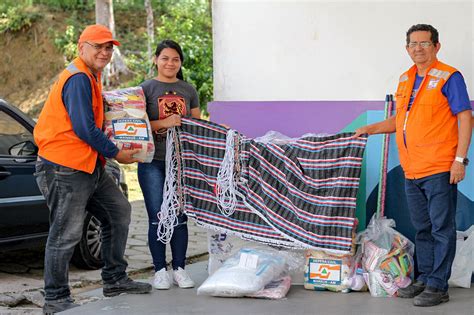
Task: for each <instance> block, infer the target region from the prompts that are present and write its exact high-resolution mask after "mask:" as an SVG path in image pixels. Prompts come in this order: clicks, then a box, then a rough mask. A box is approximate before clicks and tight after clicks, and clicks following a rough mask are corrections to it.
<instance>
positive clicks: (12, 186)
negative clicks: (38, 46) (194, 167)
mask: <svg viewBox="0 0 474 315" xmlns="http://www.w3.org/2000/svg"><path fill="white" fill-rule="evenodd" d="M34 125H35V122H34V121H33V120H32V119H31V118H29V117H28V116H26V115H25V114H24V113H23V112H21V111H20V110H19V109H17V108H15V107H13V106H11V105H9V104H7V103H6V102H5V101H4V100H2V99H0V249H2V250H6V249H12V248H19V247H30V246H33V244H37V243H38V241H40V242H42V243H44V241H45V240H46V237H47V236H48V229H49V210H48V208H47V206H46V202H45V200H44V197H43V196H42V195H41V193H40V191H39V189H38V186H37V185H36V180H35V177H34V176H33V173H34V171H35V161H36V159H37V152H38V148H37V147H36V144H35V143H34V139H33V128H34ZM106 170H107V171H108V172H109V174H111V175H112V177H113V178H114V179H115V180H116V183H117V185H119V187H120V188H121V189H122V192H124V194H125V196H127V195H128V188H127V184H126V183H125V176H124V173H123V171H122V169H121V168H120V166H119V165H118V163H117V162H115V161H114V160H108V161H107V164H106ZM100 250H101V238H100V222H99V221H98V220H97V219H96V218H95V217H94V216H92V215H90V214H89V215H87V217H86V220H85V222H84V231H83V235H82V239H81V241H80V242H79V244H78V245H77V247H76V249H75V251H74V255H73V258H72V262H73V263H74V264H75V265H76V266H77V267H79V268H84V269H97V268H100V267H102V265H103V262H102V259H101V252H100Z"/></svg>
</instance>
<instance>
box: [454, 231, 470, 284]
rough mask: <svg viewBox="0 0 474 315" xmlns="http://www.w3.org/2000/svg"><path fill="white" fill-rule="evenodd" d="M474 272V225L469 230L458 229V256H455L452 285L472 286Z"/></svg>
mask: <svg viewBox="0 0 474 315" xmlns="http://www.w3.org/2000/svg"><path fill="white" fill-rule="evenodd" d="M473 272H474V225H471V227H470V228H469V229H468V230H467V231H464V232H462V231H458V232H457V240H456V256H455V257H454V261H453V267H452V269H451V277H450V278H449V281H448V283H449V285H450V286H457V287H461V288H470V287H471V277H472V273H473Z"/></svg>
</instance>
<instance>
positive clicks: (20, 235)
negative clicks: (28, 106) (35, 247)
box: [0, 103, 49, 243]
mask: <svg viewBox="0 0 474 315" xmlns="http://www.w3.org/2000/svg"><path fill="white" fill-rule="evenodd" d="M0 105H1V106H0V243H5V242H10V241H15V240H24V239H28V238H35V237H42V236H45V235H46V234H47V232H48V217H49V211H48V208H47V206H46V203H45V200H44V198H43V196H42V195H41V193H40V191H39V189H38V186H37V185H36V180H35V177H34V175H33V173H34V171H35V161H36V158H37V154H36V152H37V150H36V145H34V140H33V124H34V123H33V121H32V120H30V119H28V118H26V117H24V116H23V115H22V113H20V112H19V111H18V110H16V109H12V108H11V107H9V106H7V105H5V104H4V103H2V104H0Z"/></svg>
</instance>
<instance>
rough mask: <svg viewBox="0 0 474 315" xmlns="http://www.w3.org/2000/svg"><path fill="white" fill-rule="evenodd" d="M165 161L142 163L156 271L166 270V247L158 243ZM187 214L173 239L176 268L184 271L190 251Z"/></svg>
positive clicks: (181, 217) (141, 177)
mask: <svg viewBox="0 0 474 315" xmlns="http://www.w3.org/2000/svg"><path fill="white" fill-rule="evenodd" d="M165 176H166V171H165V161H158V160H153V161H152V162H151V163H138V182H139V183H140V187H141V189H142V192H143V197H144V198H145V206H146V211H147V213H148V246H149V247H150V252H151V256H152V258H153V265H154V266H155V271H159V270H161V269H163V268H166V244H163V243H162V242H161V241H158V240H157V231H158V216H157V214H158V212H159V211H160V210H161V204H162V203H163V186H164V183H165ZM186 222H187V217H186V215H185V214H181V215H179V216H178V223H179V224H178V225H177V226H176V227H175V228H174V231H173V236H172V238H171V242H170V245H171V254H172V255H173V261H172V262H171V265H172V266H173V269H178V267H181V268H183V269H184V265H185V260H186V250H187V249H188V226H187V224H186Z"/></svg>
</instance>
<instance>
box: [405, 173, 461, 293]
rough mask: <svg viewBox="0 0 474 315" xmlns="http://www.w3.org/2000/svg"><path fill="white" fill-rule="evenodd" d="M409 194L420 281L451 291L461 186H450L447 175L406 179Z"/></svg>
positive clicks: (440, 174)
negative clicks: (449, 285)
mask: <svg viewBox="0 0 474 315" xmlns="http://www.w3.org/2000/svg"><path fill="white" fill-rule="evenodd" d="M405 192H406V196H407V201H408V209H409V212H410V218H411V221H412V223H413V226H414V227H415V230H416V236H415V252H416V259H417V266H418V271H419V276H418V279H417V280H419V281H421V282H423V283H425V284H426V285H428V286H431V287H435V288H437V289H440V290H443V291H447V290H448V279H449V277H450V276H451V266H452V264H453V260H454V254H455V253H456V221H455V219H456V201H457V199H456V198H457V185H452V184H450V183H449V172H445V173H439V174H435V175H431V176H427V177H424V178H420V179H406V180H405Z"/></svg>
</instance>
